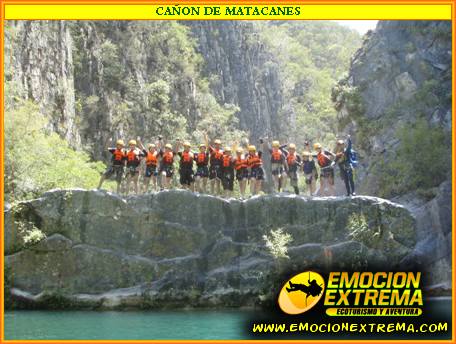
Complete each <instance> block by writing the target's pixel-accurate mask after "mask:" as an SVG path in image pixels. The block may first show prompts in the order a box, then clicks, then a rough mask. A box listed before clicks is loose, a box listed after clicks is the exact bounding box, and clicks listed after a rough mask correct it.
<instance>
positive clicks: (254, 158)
mask: <svg viewBox="0 0 456 344" xmlns="http://www.w3.org/2000/svg"><path fill="white" fill-rule="evenodd" d="M262 164H263V162H262V161H261V158H260V157H259V156H258V153H255V154H254V155H251V154H249V156H248V157H247V165H248V166H249V167H250V168H255V167H260V166H261V165H262Z"/></svg>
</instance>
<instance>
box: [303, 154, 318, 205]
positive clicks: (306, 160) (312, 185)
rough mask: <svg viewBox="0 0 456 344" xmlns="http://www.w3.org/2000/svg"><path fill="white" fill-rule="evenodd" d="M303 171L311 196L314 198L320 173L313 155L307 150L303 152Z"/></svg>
mask: <svg viewBox="0 0 456 344" xmlns="http://www.w3.org/2000/svg"><path fill="white" fill-rule="evenodd" d="M302 171H303V172H304V178H305V179H306V185H307V189H308V190H309V195H310V196H313V195H314V193H315V190H316V188H317V186H316V181H317V179H318V171H317V167H316V166H315V161H314V159H313V156H312V154H311V153H310V152H309V151H307V150H305V151H303V152H302Z"/></svg>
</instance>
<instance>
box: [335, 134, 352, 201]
mask: <svg viewBox="0 0 456 344" xmlns="http://www.w3.org/2000/svg"><path fill="white" fill-rule="evenodd" d="M335 154H336V160H335V161H336V163H337V164H338V165H339V170H340V177H341V178H342V180H343V181H344V184H345V189H346V190H347V196H356V193H355V181H354V180H353V166H352V162H351V157H352V141H351V138H350V135H348V136H347V146H345V142H344V140H338V141H337V143H336V149H335Z"/></svg>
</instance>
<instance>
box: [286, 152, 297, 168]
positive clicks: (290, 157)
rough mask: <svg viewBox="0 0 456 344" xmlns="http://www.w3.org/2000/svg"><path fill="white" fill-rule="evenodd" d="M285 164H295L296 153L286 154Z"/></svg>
mask: <svg viewBox="0 0 456 344" xmlns="http://www.w3.org/2000/svg"><path fill="white" fill-rule="evenodd" d="M287 164H288V166H291V165H294V164H296V153H295V154H291V153H288V155H287Z"/></svg>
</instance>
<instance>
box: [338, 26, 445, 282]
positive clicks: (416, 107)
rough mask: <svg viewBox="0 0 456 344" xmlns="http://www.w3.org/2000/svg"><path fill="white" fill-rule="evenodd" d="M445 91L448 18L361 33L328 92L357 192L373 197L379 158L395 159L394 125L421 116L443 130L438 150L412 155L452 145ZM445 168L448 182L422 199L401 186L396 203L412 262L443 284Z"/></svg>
mask: <svg viewBox="0 0 456 344" xmlns="http://www.w3.org/2000/svg"><path fill="white" fill-rule="evenodd" d="M451 89H452V87H451V23H450V22H446V21H380V22H379V24H378V26H377V29H376V30H375V31H373V32H369V33H368V34H367V35H366V36H365V39H364V43H363V46H362V48H361V49H360V50H359V51H358V52H357V53H356V54H355V55H354V57H353V59H352V62H351V67H350V71H349V75H348V77H347V78H346V79H344V80H342V81H341V82H340V83H339V85H338V86H336V87H335V88H334V90H333V100H334V102H335V105H336V108H337V109H338V111H339V112H338V115H339V120H340V125H341V127H342V128H343V130H344V131H348V132H351V133H352V135H353V136H354V137H355V138H356V139H357V141H356V149H357V150H358V151H359V152H360V155H361V159H360V161H361V165H360V167H359V168H358V169H357V182H358V184H359V189H358V190H359V192H361V193H366V194H371V195H378V194H379V192H380V191H381V188H382V187H381V186H379V180H380V179H381V178H382V177H384V172H382V170H381V169H378V166H379V164H382V163H386V164H388V163H390V162H392V161H397V160H398V159H401V158H398V157H397V152H398V147H399V146H400V145H401V144H402V141H401V137H399V136H398V132H397V130H396V129H397V128H399V127H401V126H403V125H405V126H407V125H413V124H414V123H415V122H417V121H418V120H424V121H425V123H427V125H429V128H438V129H439V130H441V131H442V132H443V135H442V136H443V138H444V139H443V140H441V141H440V142H438V146H439V148H436V147H426V146H425V145H420V143H419V142H418V143H417V144H418V146H417V147H416V149H417V150H416V154H420V152H421V150H425V151H427V152H429V151H430V150H432V149H436V150H435V153H434V154H441V152H443V151H444V150H445V147H446V146H448V145H451V115H452V114H451ZM428 135H430V134H428ZM425 137H426V136H425ZM446 148H447V149H449V148H448V147H446ZM423 164H426V162H423ZM448 166H449V165H448ZM393 172H394V171H393ZM382 173H383V175H382ZM415 173H419V172H418V171H409V175H410V177H413V176H414V174H415ZM445 173H446V176H447V180H446V181H443V182H442V183H441V184H440V185H437V186H436V187H434V188H432V189H431V190H427V196H426V197H423V195H422V194H419V193H418V192H417V191H416V190H413V191H412V190H407V191H406V192H401V194H399V195H397V196H396V197H395V198H394V201H396V202H398V203H401V204H403V205H404V206H405V207H406V208H408V209H409V210H410V211H411V212H412V214H413V216H414V217H415V218H416V219H417V223H418V227H417V233H418V236H417V239H418V244H417V246H416V248H415V250H414V255H413V259H411V261H415V262H416V261H419V262H421V263H422V264H425V265H427V266H429V267H430V268H429V271H430V273H435V274H438V275H439V276H440V277H439V278H437V280H438V281H440V282H443V283H444V285H445V286H446V287H449V286H450V285H451V273H452V272H451V218H452V214H451V206H450V205H451V198H452V197H451V167H448V168H445ZM433 177H434V176H432V175H430V176H429V178H433ZM400 182H401V181H399V183H400ZM429 195H431V196H429ZM431 267H432V268H431ZM432 271H433V272H432Z"/></svg>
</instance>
